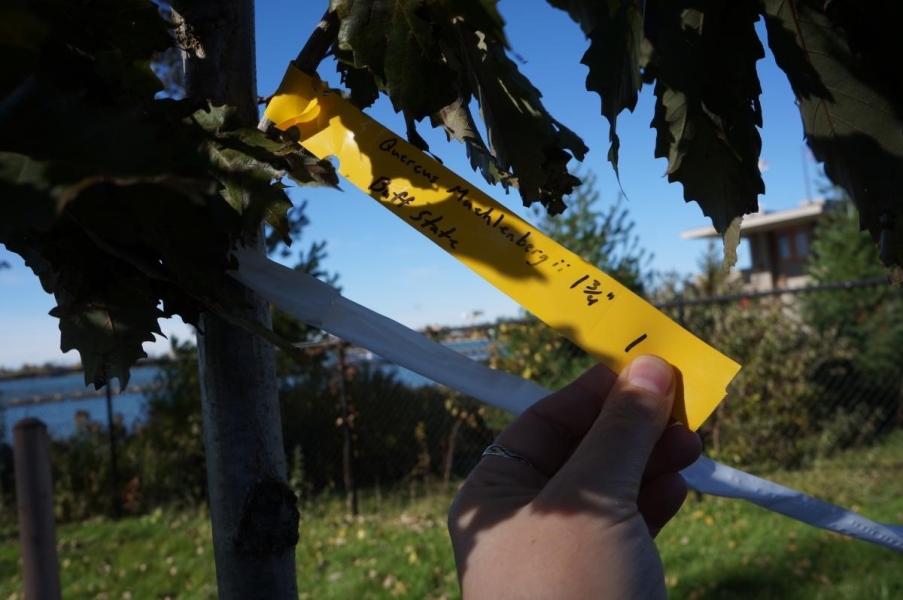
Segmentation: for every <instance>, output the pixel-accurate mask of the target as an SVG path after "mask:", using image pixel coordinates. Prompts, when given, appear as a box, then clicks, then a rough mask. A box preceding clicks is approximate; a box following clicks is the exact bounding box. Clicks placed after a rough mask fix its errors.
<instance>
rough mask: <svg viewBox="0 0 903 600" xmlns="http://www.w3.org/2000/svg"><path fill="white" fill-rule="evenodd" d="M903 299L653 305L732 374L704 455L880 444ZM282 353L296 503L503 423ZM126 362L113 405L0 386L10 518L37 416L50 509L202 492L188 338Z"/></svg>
mask: <svg viewBox="0 0 903 600" xmlns="http://www.w3.org/2000/svg"><path fill="white" fill-rule="evenodd" d="M900 306H901V302H900V294H899V292H898V291H896V290H891V289H890V288H887V286H886V284H884V283H882V282H874V281H870V282H854V283H849V284H838V285H832V286H826V287H823V288H809V289H807V290H805V292H803V291H800V290H796V291H781V292H768V293H745V292H740V293H734V294H730V295H723V296H718V297H710V298H698V297H697V298H694V297H682V298H681V297H672V298H671V299H668V300H667V301H664V302H661V303H660V307H661V309H662V310H663V311H664V312H666V313H668V314H669V315H670V316H672V317H673V318H674V319H675V320H678V321H680V322H681V323H682V324H683V325H684V326H686V327H687V328H688V329H690V330H691V331H693V332H694V333H696V334H697V335H699V336H700V337H701V338H702V339H704V340H706V341H707V342H709V343H711V344H712V345H714V346H715V347H717V348H718V349H720V350H722V351H723V352H725V353H726V354H728V355H729V356H731V357H732V358H734V359H735V360H737V361H738V362H739V363H741V364H742V365H743V369H742V370H741V372H740V374H739V375H738V376H737V378H736V379H735V380H734V381H733V382H732V383H731V386H730V388H729V389H728V399H727V400H726V401H725V402H724V403H722V405H721V406H720V407H719V408H718V409H717V410H716V413H715V414H714V415H713V416H712V418H711V419H710V420H709V421H708V422H707V423H706V425H705V426H704V428H703V430H702V434H703V439H704V443H705V446H706V451H707V453H709V454H710V455H711V456H713V457H714V458H716V459H718V460H721V461H724V462H727V463H730V464H734V465H738V466H740V467H742V468H744V469H748V470H752V471H754V472H764V471H767V470H769V469H773V468H795V467H799V466H803V465H806V464H808V463H809V462H811V460H812V459H814V458H817V457H819V456H824V455H827V454H831V453H835V452H839V451H842V450H844V449H845V448H849V447H852V446H860V445H864V444H871V443H874V442H876V441H879V440H880V439H881V438H882V436H884V435H885V434H886V433H887V432H889V431H891V430H892V429H893V428H896V427H898V426H899V425H900V423H901V418H903V409H901V406H903V404H901V384H903V355H901V354H900V353H899V352H898V351H897V349H898V348H900V347H901V345H900V343H901V342H903V326H901V325H900V323H903V319H901V318H900V316H901V314H900V313H901V309H900ZM426 334H427V335H429V336H431V337H432V338H434V339H436V340H437V341H439V342H441V343H443V344H446V345H447V346H449V347H451V348H453V349H455V350H458V351H459V352H462V353H464V354H467V355H469V356H471V357H472V358H474V359H475V360H479V361H483V362H485V363H488V364H490V365H491V366H493V367H497V368H502V369H505V370H507V371H509V372H513V373H516V374H519V375H522V376H525V377H529V378H531V379H534V380H536V381H538V382H539V383H541V384H543V385H545V386H547V387H550V388H554V387H557V386H559V385H561V384H563V383H564V382H566V381H568V380H569V379H571V378H573V377H574V376H575V375H576V374H578V373H579V372H580V371H582V370H583V369H584V368H585V367H586V366H588V365H589V364H590V363H591V362H592V359H590V358H589V357H587V356H585V354H583V353H582V352H581V351H580V350H579V348H576V347H575V346H574V345H573V344H571V343H569V342H567V341H566V340H563V339H562V338H560V337H559V336H558V335H557V334H555V333H554V332H552V331H550V330H549V329H548V328H547V327H545V326H544V325H542V324H540V323H536V322H530V321H515V322H508V323H496V324H492V325H484V326H474V327H467V328H457V329H437V330H431V331H428V332H426ZM305 348H306V350H307V352H306V354H307V356H308V360H306V361H305V362H304V363H296V362H292V361H289V360H288V359H287V357H284V356H283V357H280V359H279V372H280V404H281V407H282V421H283V438H284V442H285V448H286V454H287V459H288V468H289V483H290V485H291V487H292V488H293V489H294V490H295V492H296V493H297V494H298V495H299V496H300V497H301V498H315V497H317V496H318V495H319V494H322V493H342V494H345V496H346V500H347V503H348V508H349V510H352V511H353V510H354V509H355V505H356V492H357V491H358V490H367V491H368V492H375V493H377V494H378V493H380V492H386V491H388V490H390V489H392V488H398V487H399V486H408V487H411V486H415V485H422V484H425V483H427V482H428V483H429V484H430V485H432V484H436V485H442V484H448V483H449V482H451V481H456V480H458V479H460V478H462V477H464V476H465V475H466V474H467V472H468V471H469V470H470V469H471V468H472V467H473V465H474V464H475V463H476V461H477V460H479V456H480V453H481V451H482V449H483V448H485V446H486V445H488V444H489V443H490V442H491V440H492V439H493V437H494V435H495V434H496V432H497V431H498V430H499V429H500V428H501V427H503V426H504V424H505V423H506V422H507V421H508V419H509V418H510V416H508V415H505V414H503V413H501V411H497V410H494V409H490V408H488V407H486V406H484V405H482V404H480V403H478V402H476V401H475V400H473V399H470V398H467V397H465V396H463V395H461V394H459V393H457V392H455V391H454V390H449V389H447V388H444V387H442V386H438V385H435V384H433V383H432V382H430V381H428V380H426V379H424V378H422V377H420V376H418V375H416V374H414V373H411V372H410V371H407V370H405V369H403V368H401V367H399V366H397V365H393V364H390V363H388V362H386V361H384V360H382V359H381V358H380V357H377V356H374V355H372V354H371V353H369V352H368V351H366V350H363V349H360V348H355V347H351V346H349V345H347V344H345V343H344V342H342V341H341V340H336V339H327V340H325V341H322V342H318V343H315V344H307V345H306V346H305ZM176 350H177V351H176V357H175V358H174V359H172V360H169V361H162V362H159V363H157V364H154V365H151V366H144V367H141V368H138V369H136V370H135V371H134V372H133V378H132V382H131V383H130V388H129V389H128V390H127V391H126V392H125V393H122V394H113V396H112V398H111V411H110V414H111V415H112V416H111V417H108V412H107V398H106V397H105V396H104V395H103V392H101V393H100V395H89V394H88V393H87V392H85V391H84V388H83V386H82V381H81V376H80V374H77V373H67V374H57V375H54V376H46V377H30V378H17V379H6V380H0V402H2V404H0V408H2V409H0V415H2V417H0V418H2V420H3V429H2V431H3V432H4V433H3V435H4V437H3V440H2V442H3V443H4V444H6V445H4V446H3V448H4V454H3V455H2V456H0V476H2V477H0V485H2V486H3V487H2V490H0V491H2V496H3V498H4V500H3V502H4V508H3V511H4V516H5V518H12V517H13V516H14V515H13V514H12V513H11V509H10V508H9V507H11V506H12V500H11V499H12V493H11V487H12V474H11V458H10V456H9V455H10V451H9V446H8V444H9V443H10V440H11V436H10V430H11V428H12V426H13V425H14V424H15V422H16V421H18V420H19V419H20V418H22V417H26V416H35V417H38V418H40V419H42V420H44V421H45V422H46V423H47V424H48V428H49V431H50V434H51V436H52V437H53V438H54V443H53V449H52V452H53V457H54V458H53V461H54V478H55V483H56V490H57V491H56V495H57V510H58V516H60V517H61V518H64V519H66V518H69V519H77V518H82V517H85V516H88V515H90V514H94V513H96V512H99V511H103V512H105V511H108V510H115V511H117V512H120V511H125V512H142V511H144V510H147V509H149V508H151V507H154V506H158V505H160V504H171V503H189V504H190V503H202V502H204V501H205V500H206V470H205V467H204V448H203V435H202V431H201V419H200V392H199V385H198V376H197V363H196V360H194V351H193V349H192V348H190V347H187V346H186V347H182V348H179V349H176Z"/></svg>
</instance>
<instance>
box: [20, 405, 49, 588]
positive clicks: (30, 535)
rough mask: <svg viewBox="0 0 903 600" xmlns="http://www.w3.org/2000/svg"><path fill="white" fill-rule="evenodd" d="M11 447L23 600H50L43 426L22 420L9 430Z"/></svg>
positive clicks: (46, 448)
mask: <svg viewBox="0 0 903 600" xmlns="http://www.w3.org/2000/svg"><path fill="white" fill-rule="evenodd" d="M13 443H14V449H15V465H16V467H15V468H16V501H17V504H18V512H19V546H20V548H21V553H22V579H23V582H24V590H25V598H27V599H29V600H45V599H47V600H53V599H56V598H60V597H61V593H60V574H59V567H58V561H57V554H56V524H55V523H54V518H53V483H52V481H51V477H50V448H49V438H48V436H47V426H46V425H44V423H43V422H41V421H40V420H38V419H35V418H26V419H22V420H21V421H19V422H18V423H16V425H15V427H14V428H13Z"/></svg>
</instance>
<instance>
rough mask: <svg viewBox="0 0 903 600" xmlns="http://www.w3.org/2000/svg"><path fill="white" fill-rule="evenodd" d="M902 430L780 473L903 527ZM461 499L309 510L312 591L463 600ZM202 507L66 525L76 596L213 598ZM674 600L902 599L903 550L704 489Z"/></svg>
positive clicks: (408, 496)
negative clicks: (452, 519)
mask: <svg viewBox="0 0 903 600" xmlns="http://www.w3.org/2000/svg"><path fill="white" fill-rule="evenodd" d="M901 470H903V432H901V433H900V434H897V435H895V436H893V437H891V438H890V439H888V440H887V441H886V442H885V443H884V444H882V445H881V446H880V447H876V448H872V449H868V450H860V451H856V452H849V453H847V454H845V455H843V456H840V457H838V458H835V459H831V460H823V461H820V462H819V463H818V464H816V465H814V466H813V467H812V468H811V469H808V470H805V471H798V472H793V473H772V474H770V475H769V478H770V479H773V480H776V481H779V482H781V483H784V484H786V485H790V486H791V487H795V488H797V489H802V490H804V491H807V492H808V493H810V494H812V495H815V496H817V497H820V498H823V499H826V500H829V501H831V502H835V503H839V504H842V505H844V506H848V507H853V508H855V509H857V510H860V511H861V512H862V513H863V514H865V515H867V516H869V517H870V518H873V519H876V520H878V521H887V522H892V523H903V479H901V477H900V476H899V474H900V473H901ZM450 500H451V496H450V495H448V494H441V493H426V492H425V491H424V490H422V489H420V490H417V491H416V492H411V491H410V490H408V491H405V492H404V493H400V492H397V493H396V494H394V495H392V496H391V497H389V498H383V499H382V500H380V499H379V498H377V497H374V496H372V495H367V496H364V497H362V499H361V509H362V515H363V516H360V517H357V518H350V517H346V516H345V514H344V512H345V511H344V507H343V505H342V503H341V502H340V501H338V500H335V499H323V500H320V501H318V502H316V503H314V504H312V505H308V506H307V507H306V508H305V510H304V511H303V513H302V519H301V541H300V542H299V544H298V551H297V562H298V584H299V589H300V591H301V597H302V598H311V599H320V598H323V599H329V598H342V599H345V598H353V599H359V598H360V599H363V598H395V597H398V598H454V597H457V596H458V591H457V581H456V578H455V571H454V563H453V561H452V557H451V549H450V544H449V541H448V534H447V533H446V531H445V513H446V510H447V506H448V503H449V502H450ZM210 535H211V534H210V525H209V522H208V521H207V515H206V514H205V513H203V512H200V513H194V514H172V513H167V512H156V513H154V514H152V515H148V516H145V517H139V518H132V519H123V520H121V521H116V522H111V521H102V520H97V521H90V522H86V523H78V524H68V525H64V526H61V527H59V529H58V532H57V536H58V539H59V543H58V547H59V558H60V576H61V579H62V582H63V597H64V598H67V599H69V598H73V599H81V598H92V599H94V598H107V599H111V600H112V599H126V598H134V599H153V598H161V599H162V598H166V597H169V598H180V599H186V598H190V599H194V598H198V599H203V598H215V597H216V595H215V594H216V592H215V588H216V585H215V576H214V569H213V549H212V544H211V537H210ZM658 545H659V548H660V550H661V552H662V557H663V560H664V563H665V570H666V575H667V583H668V587H669V590H670V593H671V597H672V598H676V599H679V598H687V599H698V598H766V597H767V598H776V597H777V598H794V599H797V598H799V599H808V598H811V599H816V598H818V599H830V598H838V599H840V598H844V599H846V598H857V599H863V598H901V597H903V556H901V555H899V554H896V553H893V552H891V551H889V550H884V549H881V548H877V547H874V546H872V545H870V544H866V543H864V542H858V541H853V540H849V539H847V538H845V537H842V536H839V535H835V534H831V533H827V532H824V531H821V530H816V529H813V528H811V527H807V526H805V525H803V524H801V523H797V522H795V521H791V520H789V519H786V518H783V517H780V516H777V515H775V514H773V513H769V512H767V511H765V510H762V509H759V508H756V507H754V506H751V505H747V504H746V503H743V502H738V501H731V500H722V499H717V498H705V499H703V500H702V501H698V500H696V499H695V498H694V497H692V496H691V498H690V499H689V500H688V501H687V504H686V505H685V507H684V509H683V510H682V511H681V513H680V515H678V516H677V517H676V518H675V519H674V521H672V523H671V524H670V525H669V526H668V527H667V528H666V529H665V530H664V531H663V532H662V534H661V535H660V536H659V544H658ZM20 589H21V575H20V573H19V565H18V539H17V537H16V531H15V530H14V529H10V528H7V529H5V530H0V600H4V599H7V598H21V594H20Z"/></svg>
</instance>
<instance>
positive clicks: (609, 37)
mask: <svg viewBox="0 0 903 600" xmlns="http://www.w3.org/2000/svg"><path fill="white" fill-rule="evenodd" d="M549 3H550V4H551V5H552V6H555V7H556V8H560V9H562V10H565V11H567V13H568V14H569V15H570V16H571V18H572V19H574V20H575V21H576V22H577V23H579V24H580V27H581V28H582V29H583V32H584V33H585V34H586V36H587V37H588V38H589V40H590V46H589V49H587V51H586V53H585V54H584V55H583V58H582V59H581V60H580V62H581V64H584V65H586V66H587V67H589V74H588V75H587V76H586V89H587V90H589V91H592V92H596V93H598V94H599V98H600V99H601V101H602V115H603V116H604V117H605V118H606V119H608V123H609V133H608V139H609V141H610V142H611V146H610V148H609V151H608V160H609V161H610V162H611V164H612V167H613V168H614V170H615V175H618V150H619V149H620V146H621V142H620V139H619V138H618V134H617V119H618V115H619V114H620V113H621V112H622V111H623V110H624V109H627V110H629V111H631V112H633V110H634V108H636V104H637V100H638V98H639V91H640V88H641V87H642V85H643V82H642V79H641V77H640V59H641V47H642V42H643V24H644V18H643V10H644V5H645V2H643V1H641V0H612V1H602V2H600V1H598V0H549ZM619 179H620V177H619Z"/></svg>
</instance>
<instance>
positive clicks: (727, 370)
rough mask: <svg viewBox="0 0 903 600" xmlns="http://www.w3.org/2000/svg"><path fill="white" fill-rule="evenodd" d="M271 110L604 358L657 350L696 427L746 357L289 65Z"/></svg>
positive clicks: (680, 408) (403, 215)
mask: <svg viewBox="0 0 903 600" xmlns="http://www.w3.org/2000/svg"><path fill="white" fill-rule="evenodd" d="M266 116H267V118H269V119H270V120H271V121H272V122H273V123H275V124H276V127H278V128H279V129H281V130H287V129H289V128H291V127H297V128H298V130H299V131H300V134H301V137H300V140H301V144H302V145H303V146H304V147H305V148H307V150H309V151H310V152H312V153H313V154H314V155H316V156H317V157H319V158H325V157H327V156H334V157H336V158H337V159H338V161H339V168H338V171H339V173H340V174H341V175H342V176H344V177H345V178H347V179H348V181H350V182H351V183H352V184H354V185H355V186H357V187H358V188H360V189H361V190H362V191H364V192H366V193H367V194H369V195H370V196H371V197H372V198H374V199H375V200H377V201H379V202H380V203H381V204H382V205H383V206H385V207H386V208H388V209H389V210H391V211H392V212H393V213H394V214H395V215H396V216H398V217H399V218H400V219H402V220H403V221H404V222H406V223H407V224H408V225H410V226H411V227H413V228H415V229H416V230H417V231H419V232H420V233H422V234H423V235H425V236H426V237H427V238H428V239H430V240H431V241H432V242H433V243H435V244H436V245H438V246H439V247H441V248H443V249H444V250H446V251H447V252H449V253H450V254H452V255H453V256H454V257H455V258H457V259H458V260H460V261H461V262H463V263H464V264H465V265H467V266H468V267H469V268H470V269H472V270H473V271H475V272H476V273H477V274H479V275H480V276H481V277H483V278H484V279H486V280H487V281H488V282H490V283H491V284H493V285H494V286H495V287H497V288H498V289H500V290H501V291H502V292H504V293H505V294H507V295H508V296H510V297H511V298H512V299H514V300H515V301H517V302H518V303H520V304H521V305H522V306H523V307H524V308H526V309H527V310H529V311H530V312H531V313H533V314H534V315H536V316H537V317H538V318H540V319H542V320H543V321H545V322H546V323H547V324H548V325H550V326H551V327H552V328H554V329H555V330H557V331H558V332H559V333H561V334H562V335H564V336H565V337H567V338H568V339H570V340H572V341H573V342H574V343H576V344H577V345H578V346H580V347H581V348H583V349H584V350H585V351H587V352H588V353H589V354H591V355H592V356H593V357H595V358H596V359H597V360H599V361H600V362H602V363H603V364H605V365H607V366H608V367H609V368H611V369H612V370H614V371H616V372H621V370H623V368H624V367H625V366H626V365H627V363H629V362H630V360H631V359H632V358H633V357H635V356H637V355H639V354H656V355H658V356H660V357H662V358H664V359H665V360H667V361H668V362H670V363H671V364H672V365H674V366H675V367H676V368H677V370H678V373H679V378H680V379H681V382H682V386H678V397H677V399H676V401H675V405H674V411H673V416H674V417H675V418H676V419H677V420H678V421H681V422H682V423H685V424H687V425H688V426H689V427H690V428H691V429H694V430H695V429H697V428H698V427H699V426H700V425H702V423H703V421H705V419H706V418H707V417H708V416H709V415H710V414H711V413H712V411H713V410H714V409H715V407H716V406H718V403H719V402H721V400H722V399H723V398H724V396H725V393H726V392H725V388H726V387H727V384H728V382H729V381H730V380H731V379H732V378H733V376H734V375H736V373H737V371H738V370H739V369H740V366H739V365H738V364H737V363H735V362H734V361H732V360H731V359H729V358H727V357H726V356H724V355H723V354H721V353H719V352H717V351H716V350H715V349H713V348H711V347H710V346H708V345H707V344H705V343H704V342H702V341H701V340H700V339H698V338H697V337H695V336H694V335H693V334H691V333H690V332H688V331H686V330H685V329H683V328H682V327H680V326H679V325H678V324H677V323H675V322H673V321H672V320H671V319H669V318H668V317H667V316H665V315H664V314H662V313H661V312H659V311H658V310H657V309H656V308H655V307H653V306H652V305H650V304H649V303H647V302H646V301H645V300H643V299H642V298H640V297H639V296H637V295H636V294H634V293H633V292H631V291H630V290H628V289H627V288H625V287H624V286H622V285H621V284H619V283H618V282H617V281H615V280H614V279H612V278H611V277H610V276H608V275H606V274H605V273H603V272H602V271H600V270H599V269H597V268H596V267H594V266H592V265H590V264H589V263H587V262H586V261H584V260H583V259H581V258H580V257H579V256H577V255H576V254H574V253H573V252H570V251H569V250H567V249H566V248H563V247H562V246H561V245H559V244H558V243H556V242H555V241H553V240H552V239H550V238H549V237H547V236H545V235H544V234H543V233H542V232H540V231H539V230H537V229H536V228H534V227H533V226H531V225H530V224H529V223H527V222H526V221H524V220H523V219H521V218H520V217H518V216H517V215H515V214H514V213H512V212H510V211H509V210H508V209H506V208H505V207H504V206H503V205H501V204H499V203H498V202H496V201H495V200H493V199H492V198H490V197H488V196H487V195H486V194H484V193H482V192H481V191H480V190H478V189H476V188H475V187H473V186H472V185H470V184H468V183H467V182H466V181H465V180H464V179H462V178H461V177H459V176H458V175H456V174H455V173H453V172H452V171H450V170H449V169H446V168H445V167H443V166H442V165H441V164H439V163H438V162H437V161H436V160H434V159H432V158H430V157H429V156H427V155H426V154H424V153H423V152H421V151H420V150H419V149H418V148H416V147H415V146H413V145H411V144H410V143H408V142H407V141H405V140H404V139H402V138H401V137H400V136H398V135H397V134H395V133H392V132H391V131H389V130H388V129H386V128H385V127H383V126H382V125H381V124H379V123H378V122H376V121H374V120H373V119H371V118H370V117H368V116H367V115H365V114H364V113H362V112H361V111H360V110H359V109H358V108H356V107H355V106H353V105H352V104H350V103H349V102H348V101H346V100H345V99H343V98H342V96H341V95H340V94H338V93H336V92H333V91H330V90H328V89H327V88H326V85H325V84H324V83H322V82H321V81H319V80H318V79H314V78H312V77H310V76H308V75H306V74H304V73H303V72H301V71H299V70H298V69H296V68H295V67H294V66H290V67H289V69H288V71H287V72H286V74H285V78H284V79H283V81H282V84H281V85H280V86H279V90H278V91H277V92H276V94H275V96H273V99H272V101H271V102H270V104H269V106H268V107H267V110H266Z"/></svg>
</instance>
